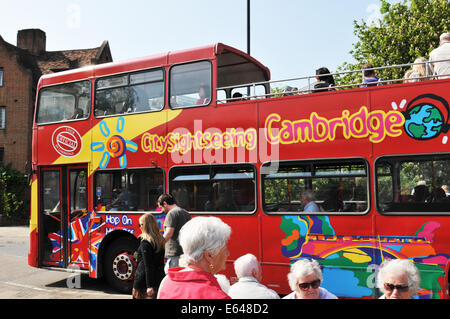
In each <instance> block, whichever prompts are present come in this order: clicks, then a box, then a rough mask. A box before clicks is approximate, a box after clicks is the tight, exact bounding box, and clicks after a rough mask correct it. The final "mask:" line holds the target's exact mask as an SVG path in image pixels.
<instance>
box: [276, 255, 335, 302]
mask: <svg viewBox="0 0 450 319" xmlns="http://www.w3.org/2000/svg"><path fill="white" fill-rule="evenodd" d="M288 281H289V287H291V289H292V290H293V291H292V292H291V293H290V294H289V295H287V296H285V297H284V298H283V299H338V298H337V297H336V296H335V295H334V294H332V293H331V292H329V291H328V290H326V289H325V288H323V287H320V285H321V284H322V281H323V277H322V270H321V269H320V265H319V263H318V262H317V261H315V260H309V259H300V260H297V261H296V262H295V263H294V264H293V265H292V266H291V272H290V273H289V274H288Z"/></svg>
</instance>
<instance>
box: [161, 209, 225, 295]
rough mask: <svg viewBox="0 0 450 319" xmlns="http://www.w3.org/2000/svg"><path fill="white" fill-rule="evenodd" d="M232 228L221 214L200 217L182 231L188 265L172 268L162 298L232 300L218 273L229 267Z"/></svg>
mask: <svg viewBox="0 0 450 319" xmlns="http://www.w3.org/2000/svg"><path fill="white" fill-rule="evenodd" d="M230 235H231V228H230V226H228V225H227V224H225V223H224V222H222V220H220V219H219V218H217V217H196V218H193V219H191V220H190V221H189V222H187V223H186V224H185V225H184V226H183V227H182V228H181V231H180V235H179V241H180V245H181V247H182V248H183V253H184V255H183V256H182V257H183V258H182V259H183V261H184V263H185V264H186V267H175V268H170V269H169V272H168V274H167V276H166V277H165V278H164V279H163V281H162V282H161V285H160V288H159V293H158V299H230V296H228V295H227V294H226V293H225V292H224V291H223V290H222V288H221V287H220V285H219V283H218V282H217V279H216V278H215V277H214V275H215V274H216V273H217V272H219V271H221V270H224V269H225V262H226V260H227V257H228V256H229V252H228V247H227V246H228V239H229V238H230Z"/></svg>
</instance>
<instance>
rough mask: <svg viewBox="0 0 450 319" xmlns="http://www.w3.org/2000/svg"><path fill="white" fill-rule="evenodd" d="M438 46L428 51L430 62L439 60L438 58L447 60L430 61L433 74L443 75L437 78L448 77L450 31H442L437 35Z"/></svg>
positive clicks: (449, 66)
mask: <svg viewBox="0 0 450 319" xmlns="http://www.w3.org/2000/svg"><path fill="white" fill-rule="evenodd" d="M439 44H440V45H439V47H437V48H436V49H434V50H433V51H431V53H430V59H429V60H430V62H433V61H439V60H447V61H443V62H434V63H431V65H432V67H433V69H434V74H435V75H443V74H446V76H439V77H438V79H448V78H450V33H449V32H445V33H442V34H441V36H440V37H439Z"/></svg>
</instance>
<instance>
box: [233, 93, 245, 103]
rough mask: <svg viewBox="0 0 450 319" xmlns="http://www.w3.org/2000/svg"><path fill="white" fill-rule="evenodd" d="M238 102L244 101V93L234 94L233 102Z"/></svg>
mask: <svg viewBox="0 0 450 319" xmlns="http://www.w3.org/2000/svg"><path fill="white" fill-rule="evenodd" d="M237 101H244V98H243V97H242V93H240V92H235V93H234V94H233V99H232V100H231V102H237Z"/></svg>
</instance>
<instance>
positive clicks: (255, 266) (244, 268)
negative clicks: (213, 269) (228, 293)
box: [234, 254, 262, 281]
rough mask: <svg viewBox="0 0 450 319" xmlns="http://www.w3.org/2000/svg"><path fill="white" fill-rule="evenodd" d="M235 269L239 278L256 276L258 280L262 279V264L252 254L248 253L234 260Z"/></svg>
mask: <svg viewBox="0 0 450 319" xmlns="http://www.w3.org/2000/svg"><path fill="white" fill-rule="evenodd" d="M234 271H235V272H236V276H237V277H238V278H242V277H254V278H256V280H258V281H261V280H262V269H261V265H260V263H259V261H258V259H256V257H255V256H254V255H252V254H246V255H244V256H241V257H239V258H238V259H236V261H235V262H234Z"/></svg>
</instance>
